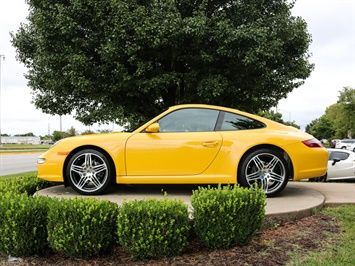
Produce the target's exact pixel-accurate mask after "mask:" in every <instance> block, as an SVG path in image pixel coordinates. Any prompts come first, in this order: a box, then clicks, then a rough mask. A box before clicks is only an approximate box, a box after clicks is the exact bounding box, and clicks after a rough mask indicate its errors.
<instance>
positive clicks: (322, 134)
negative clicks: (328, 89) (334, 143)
mask: <svg viewBox="0 0 355 266" xmlns="http://www.w3.org/2000/svg"><path fill="white" fill-rule="evenodd" d="M306 132H308V133H310V134H312V135H313V136H315V137H316V138H318V139H328V140H331V139H343V138H352V137H354V134H355V89H353V88H350V87H344V88H343V90H342V91H339V96H338V101H337V103H335V104H333V105H330V106H328V107H327V109H326V110H325V114H323V115H322V116H321V117H320V118H317V119H315V120H313V121H312V122H311V123H310V124H308V125H307V126H306Z"/></svg>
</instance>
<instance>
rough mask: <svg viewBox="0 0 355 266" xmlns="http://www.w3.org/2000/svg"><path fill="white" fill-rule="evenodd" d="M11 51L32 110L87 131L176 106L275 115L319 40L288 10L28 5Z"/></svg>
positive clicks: (175, 1) (240, 5) (126, 2)
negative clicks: (69, 117) (66, 118)
mask: <svg viewBox="0 0 355 266" xmlns="http://www.w3.org/2000/svg"><path fill="white" fill-rule="evenodd" d="M27 2H28V4H29V9H30V13H29V16H28V23H27V24H22V25H21V27H20V28H19V30H18V31H17V33H16V34H13V33H12V44H13V46H14V47H15V48H16V50H17V58H18V60H19V61H21V62H22V63H23V64H24V65H25V66H26V67H27V68H28V73H27V74H26V78H27V79H28V84H29V87H30V88H31V89H32V93H33V103H34V104H35V106H36V107H37V108H39V109H41V110H42V111H43V112H45V113H48V114H52V115H66V114H72V113H73V112H74V113H75V117H76V119H77V120H79V121H81V122H82V123H84V124H86V125H90V124H93V123H95V122H99V123H105V122H109V121H115V122H116V123H117V124H119V125H125V124H126V123H127V122H128V123H131V124H132V123H138V122H139V121H141V120H146V119H147V118H151V117H152V116H154V115H156V114H157V113H160V112H161V111H162V110H164V109H166V108H167V107H169V106H171V105H174V104H181V103H207V104H217V105H223V106H228V107H233V108H238V109H241V110H245V111H249V112H254V113H256V112H258V111H259V110H268V109H269V108H270V107H272V106H276V104H277V102H278V101H279V100H280V99H282V98H285V97H286V96H287V94H288V93H289V92H291V91H292V90H293V89H295V88H297V87H299V86H300V85H301V84H303V80H304V79H306V78H307V77H308V76H309V75H310V72H311V70H312V68H313V65H312V64H310V63H309V62H308V59H309V54H308V47H309V44H310V42H311V37H310V35H309V34H308V33H307V25H306V23H305V21H304V20H303V19H302V18H300V17H294V16H292V15H291V12H290V9H291V8H292V6H293V3H289V1H287V0H268V1H266V0H252V1H231V0H195V1H191V0H165V1H160V0H144V1H142V0H100V1H97V0H70V1H69V0H65V1H63V0H53V1H46V0H28V1H27Z"/></svg>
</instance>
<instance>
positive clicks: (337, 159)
mask: <svg viewBox="0 0 355 266" xmlns="http://www.w3.org/2000/svg"><path fill="white" fill-rule="evenodd" d="M327 150H328V152H329V157H328V170H327V173H326V174H325V175H324V176H321V177H317V178H312V179H309V180H308V181H310V182H318V181H320V182H327V181H330V180H345V179H347V180H354V181H355V153H354V152H352V151H348V150H344V149H327Z"/></svg>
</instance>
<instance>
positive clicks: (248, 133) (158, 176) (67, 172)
mask: <svg viewBox="0 0 355 266" xmlns="http://www.w3.org/2000/svg"><path fill="white" fill-rule="evenodd" d="M327 163H328V152H327V150H326V149H325V148H324V147H323V145H322V143H321V142H320V141H319V140H317V139H316V138H314V137H313V136H311V135H309V134H307V133H305V132H303V131H301V130H299V129H296V128H294V127H290V126H286V125H283V124H279V123H277V122H274V121H271V120H268V119H266V118H263V117H260V116H257V115H253V114H250V113H246V112H242V111H239V110H235V109H231V108H226V107H220V106H211V105H200V104H186V105H177V106H173V107H170V108H169V109H168V110H166V111H165V112H163V113H161V114H160V115H158V116H157V117H155V118H153V119H152V120H150V121H149V122H147V123H145V124H144V125H142V126H140V127H139V128H137V129H135V130H133V131H132V132H114V133H107V134H92V135H82V136H76V137H69V138H65V139H62V140H60V141H59V142H57V143H56V144H55V145H53V146H52V147H51V148H50V149H49V150H48V151H47V152H45V153H44V154H42V155H41V156H40V157H39V158H38V161H37V166H38V178H40V179H44V180H47V181H52V182H64V185H65V186H71V187H72V188H73V189H74V190H75V191H77V192H78V193H80V194H83V195H97V194H103V193H105V191H106V190H107V189H108V187H109V186H110V185H111V184H113V183H117V184H235V183H238V184H240V185H241V186H243V187H250V186H254V185H258V186H261V187H262V188H263V190H264V191H265V193H266V195H267V196H275V195H277V194H278V193H280V192H281V191H282V190H283V189H284V188H285V186H286V185H287V183H288V181H289V180H301V179H308V178H312V177H317V176H323V175H324V174H325V173H326V172H327Z"/></svg>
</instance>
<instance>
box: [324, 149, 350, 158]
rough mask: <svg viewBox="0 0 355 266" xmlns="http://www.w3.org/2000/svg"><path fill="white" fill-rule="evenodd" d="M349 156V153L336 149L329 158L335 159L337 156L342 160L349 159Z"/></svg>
mask: <svg viewBox="0 0 355 266" xmlns="http://www.w3.org/2000/svg"><path fill="white" fill-rule="evenodd" d="M348 157H349V154H348V153H346V152H341V151H336V152H334V153H333V154H332V155H331V158H329V160H334V159H335V158H337V159H340V160H346V159H348Z"/></svg>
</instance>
